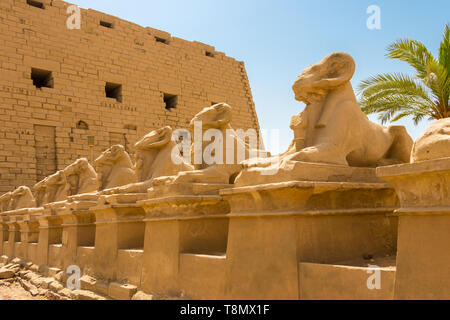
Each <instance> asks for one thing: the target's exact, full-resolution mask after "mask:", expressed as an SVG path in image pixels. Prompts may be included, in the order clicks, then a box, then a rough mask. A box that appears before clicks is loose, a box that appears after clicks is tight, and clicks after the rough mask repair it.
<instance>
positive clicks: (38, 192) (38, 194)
mask: <svg viewBox="0 0 450 320" xmlns="http://www.w3.org/2000/svg"><path fill="white" fill-rule="evenodd" d="M46 183H47V179H44V180H41V181H39V182H38V183H36V184H35V185H34V186H33V190H34V197H35V199H36V206H37V207H42V206H43V205H44V204H45V195H46V191H47V185H46Z"/></svg>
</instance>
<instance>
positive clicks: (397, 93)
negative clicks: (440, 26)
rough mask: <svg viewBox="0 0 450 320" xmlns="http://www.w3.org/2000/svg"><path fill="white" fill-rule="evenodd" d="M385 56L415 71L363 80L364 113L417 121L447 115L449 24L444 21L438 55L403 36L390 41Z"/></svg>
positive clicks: (384, 118) (392, 118)
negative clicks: (391, 42) (406, 64)
mask: <svg viewBox="0 0 450 320" xmlns="http://www.w3.org/2000/svg"><path fill="white" fill-rule="evenodd" d="M387 51H388V53H387V55H386V56H387V57H389V58H391V59H397V60H401V61H405V62H407V63H408V64H409V65H411V66H412V67H413V68H414V69H415V71H416V74H415V76H414V77H411V76H409V75H405V74H401V73H393V74H381V75H378V76H374V77H370V78H369V79H367V80H365V81H363V82H362V83H361V84H360V85H359V87H358V89H357V91H358V93H359V94H360V96H361V99H360V104H361V108H362V110H363V111H364V112H365V113H366V114H372V113H378V114H379V119H380V120H381V121H382V123H383V124H384V123H386V122H388V121H390V122H394V121H397V120H399V119H401V118H403V117H406V116H412V118H413V120H414V123H415V124H418V123H419V122H420V121H421V120H422V119H423V118H425V117H428V118H429V119H443V118H447V117H450V108H449V97H450V27H449V24H448V23H447V24H446V25H445V31H444V37H443V40H442V42H441V46H440V49H439V59H438V60H436V59H435V57H434V56H433V55H432V54H431V53H430V51H428V49H427V48H426V47H425V45H424V44H423V43H421V42H420V41H415V40H410V39H402V40H398V41H396V42H394V43H393V44H391V45H390V46H389V47H388V49H387Z"/></svg>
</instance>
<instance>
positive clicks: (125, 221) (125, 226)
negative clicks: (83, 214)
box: [90, 194, 146, 281]
mask: <svg viewBox="0 0 450 320" xmlns="http://www.w3.org/2000/svg"><path fill="white" fill-rule="evenodd" d="M145 197H146V194H118V195H110V196H100V198H99V201H98V204H97V205H96V206H95V207H93V208H91V209H90V210H92V212H93V213H94V214H95V221H96V222H95V225H96V231H95V254H94V272H95V275H96V277H97V278H99V279H103V280H108V281H115V280H117V276H118V273H117V263H118V253H119V250H130V249H134V250H135V249H137V250H142V249H143V247H144V231H145V224H144V222H143V219H144V210H143V209H142V208H141V207H140V206H138V205H137V204H136V202H137V201H139V200H141V199H144V198H145Z"/></svg>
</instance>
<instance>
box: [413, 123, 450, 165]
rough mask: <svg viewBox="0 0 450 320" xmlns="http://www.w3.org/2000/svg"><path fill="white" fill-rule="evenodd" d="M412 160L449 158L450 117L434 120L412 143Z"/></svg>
mask: <svg viewBox="0 0 450 320" xmlns="http://www.w3.org/2000/svg"><path fill="white" fill-rule="evenodd" d="M411 158H412V159H411V160H412V162H420V161H426V160H434V159H440V158H450V118H446V119H441V120H438V121H436V122H434V123H433V124H432V125H431V126H430V127H429V128H428V129H427V130H426V131H425V133H424V134H423V135H422V136H421V137H420V138H419V139H418V140H417V141H416V143H415V144H414V148H413V152H412V155H411Z"/></svg>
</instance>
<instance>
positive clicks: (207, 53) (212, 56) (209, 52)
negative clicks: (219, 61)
mask: <svg viewBox="0 0 450 320" xmlns="http://www.w3.org/2000/svg"><path fill="white" fill-rule="evenodd" d="M205 55H206V56H207V57H211V58H214V53H212V52H211V51H206V53H205Z"/></svg>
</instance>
